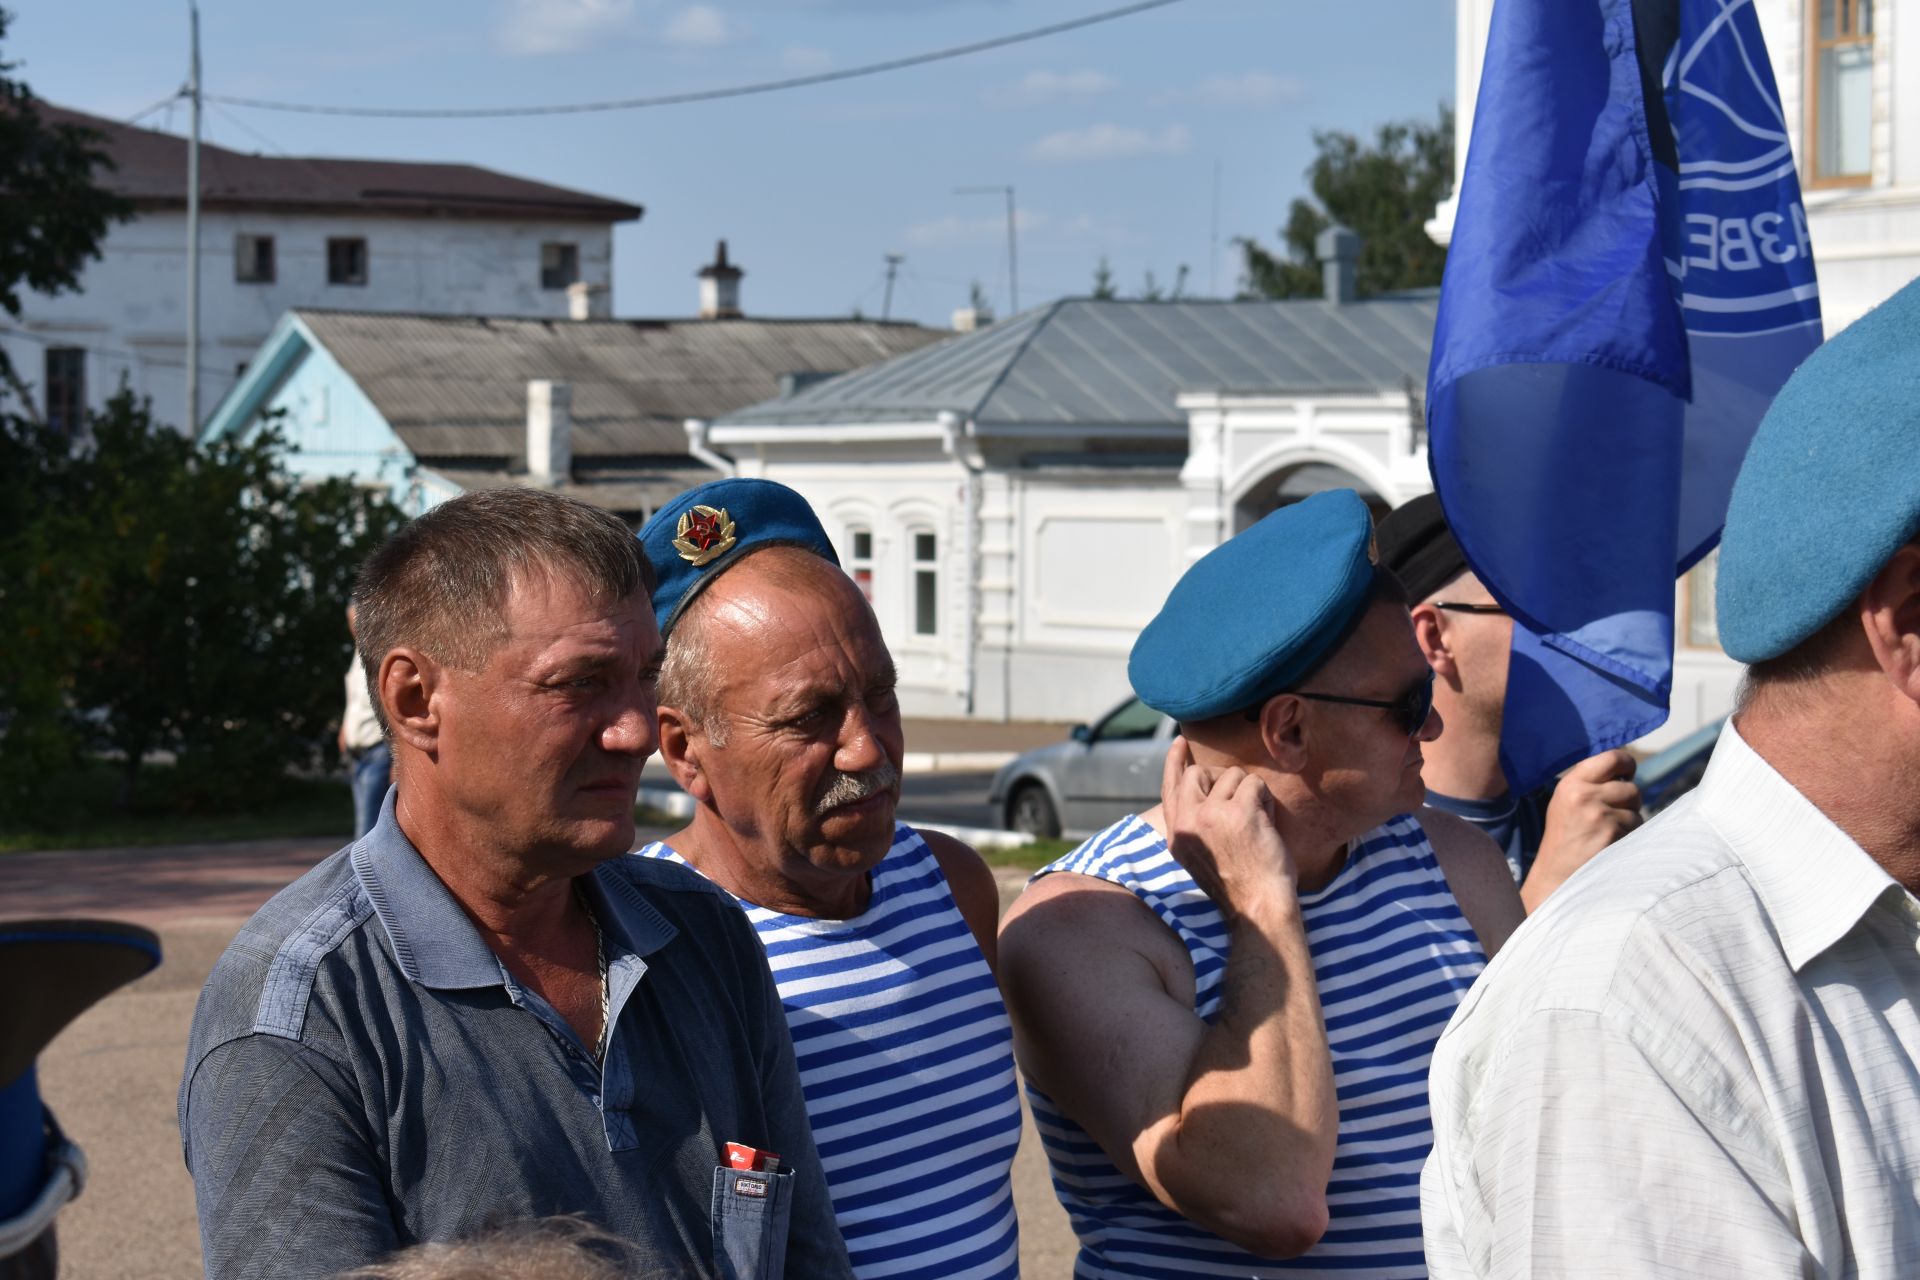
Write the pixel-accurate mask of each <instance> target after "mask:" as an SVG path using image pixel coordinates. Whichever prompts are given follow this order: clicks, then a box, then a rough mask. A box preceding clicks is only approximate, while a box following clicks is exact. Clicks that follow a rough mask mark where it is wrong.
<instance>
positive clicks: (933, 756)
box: [900, 751, 1020, 773]
mask: <svg viewBox="0 0 1920 1280" xmlns="http://www.w3.org/2000/svg"><path fill="white" fill-rule="evenodd" d="M1019 754H1020V753H1019V752H1018V751H909V752H907V753H906V754H905V755H903V756H901V757H900V771H901V772H902V773H973V772H975V771H984V770H988V769H998V768H999V767H1000V766H1001V765H1003V764H1005V763H1006V762H1007V761H1009V760H1011V759H1013V758H1014V757H1015V756H1017V755H1019Z"/></svg>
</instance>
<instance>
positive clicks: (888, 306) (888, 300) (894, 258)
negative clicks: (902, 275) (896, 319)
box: [880, 253, 906, 323]
mask: <svg viewBox="0 0 1920 1280" xmlns="http://www.w3.org/2000/svg"><path fill="white" fill-rule="evenodd" d="M886 258H887V292H886V296H885V297H884V298H882V299H881V301H880V319H881V321H882V323H884V322H886V321H888V320H891V319H893V276H894V273H895V272H896V271H898V270H900V264H901V263H902V262H905V261H906V259H905V258H904V257H902V256H901V255H900V254H897V253H889V254H887V255H886Z"/></svg>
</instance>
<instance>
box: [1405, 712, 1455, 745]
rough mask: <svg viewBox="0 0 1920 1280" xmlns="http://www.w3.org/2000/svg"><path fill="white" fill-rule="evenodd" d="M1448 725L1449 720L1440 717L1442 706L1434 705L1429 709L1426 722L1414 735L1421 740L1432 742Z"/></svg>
mask: <svg viewBox="0 0 1920 1280" xmlns="http://www.w3.org/2000/svg"><path fill="white" fill-rule="evenodd" d="M1446 727H1447V722H1446V721H1445V720H1442V719H1441V718H1440V708H1438V707H1432V708H1429V709H1428V711H1427V721H1426V723H1425V724H1423V725H1421V726H1420V732H1418V733H1416V734H1414V735H1413V736H1414V737H1415V738H1416V739H1418V740H1419V741H1421V742H1432V741H1433V740H1434V739H1435V738H1437V737H1439V736H1440V733H1441V731H1442V730H1444V729H1445V728H1446Z"/></svg>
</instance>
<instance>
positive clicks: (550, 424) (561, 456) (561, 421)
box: [527, 378, 573, 489]
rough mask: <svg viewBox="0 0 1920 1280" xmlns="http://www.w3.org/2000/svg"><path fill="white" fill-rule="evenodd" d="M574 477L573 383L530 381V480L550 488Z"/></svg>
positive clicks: (528, 454)
mask: <svg viewBox="0 0 1920 1280" xmlns="http://www.w3.org/2000/svg"><path fill="white" fill-rule="evenodd" d="M572 478H573V386H572V384H570V383H566V382H549V381H548V380H546V379H545V378H536V379H534V380H533V381H531V382H529V383H527V480H528V482H529V483H532V484H536V485H540V486H541V487H543V488H548V489H551V488H553V487H554V486H555V485H562V484H566V483H567V482H568V481H569V480H571V479H572Z"/></svg>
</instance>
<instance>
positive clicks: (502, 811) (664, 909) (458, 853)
mask: <svg viewBox="0 0 1920 1280" xmlns="http://www.w3.org/2000/svg"><path fill="white" fill-rule="evenodd" d="M651 587H652V576H651V574H650V573H649V572H648V569H647V564H646V561H645V560H644V559H643V558H642V557H641V556H640V554H639V549H638V548H637V547H636V546H635V544H634V540H633V534H632V532H631V531H630V530H629V529H628V528H627V527H626V526H625V525H624V524H622V523H621V522H620V520H619V519H618V518H616V517H614V516H613V515H611V514H609V513H607V512H605V511H601V510H598V509H596V508H594V507H590V506H587V505H586V504H585V503H581V502H575V501H573V500H571V499H568V498H563V497H561V496H559V495H557V494H553V493H549V492H543V491H541V490H537V489H529V488H510V489H498V490H492V491H487V492H479V493H469V494H464V495H462V496H460V497H457V498H455V499H453V500H452V501H449V502H446V503H442V504H441V505H440V506H437V507H435V508H434V509H433V510H431V511H429V512H427V513H426V514H425V515H422V516H421V517H419V518H418V519H416V520H414V521H413V522H412V523H411V524H409V525H408V526H407V527H406V528H404V529H402V530H401V531H400V532H399V533H397V534H395V535H394V537H392V538H391V539H389V540H388V541H387V543H386V544H385V545H384V546H382V547H381V548H380V549H379V550H377V551H376V552H374V554H373V555H372V556H371V557H369V559H368V561H367V563H366V564H365V565H364V566H362V568H361V571H360V576H359V581H358V583H357V584H356V586H355V589H354V599H355V601H356V602H357V604H358V629H359V647H360V655H361V657H362V659H363V660H364V661H365V663H366V674H367V682H368V686H369V691H370V693H371V695H372V700H373V704H374V706H375V708H376V709H377V711H378V714H379V717H380V723H381V727H382V728H383V729H384V731H385V732H386V734H387V737H388V740H389V741H390V742H391V743H392V744H393V755H394V762H393V773H394V785H393V787H392V788H391V789H390V790H389V791H388V792H387V795H386V799H385V802H384V805H383V807H382V809H381V811H380V817H379V820H378V821H377V822H376V823H375V824H374V827H373V830H372V831H370V832H369V833H367V834H366V835H365V836H363V837H361V838H360V839H358V840H356V841H354V842H353V843H352V844H350V845H348V846H347V847H346V848H344V849H342V850H340V851H339V852H338V853H336V854H334V855H333V856H332V857H330V858H327V859H326V860H324V861H323V862H321V863H320V864H319V865H318V866H316V867H315V868H314V869H313V870H311V871H309V872H308V873H307V874H305V875H304V876H302V877H300V879H298V880H296V881H295V882H294V883H293V884H292V885H290V886H288V887H287V888H286V889H283V890H282V891H281V892H280V893H278V894H276V895H275V896H274V898H273V899H272V900H271V901H269V902H268V903H267V904H266V905H265V906H264V907H262V908H261V909H260V910H259V911H258V912H257V913H255V915H254V917H253V918H252V919H251V920H249V921H248V922H247V924H246V925H245V927H244V928H242V929H241V931H240V934H239V936H238V937H237V938H235V940H234V942H233V944H232V945H231V946H230V947H228V948H227V951H226V953H225V954H224V955H223V956H221V958H220V962H219V964H217V965H216V966H215V967H214V970H213V973H212V975H211V976H210V977H209V978H208V979H207V985H206V988H205V989H204V990H203V991H202V992H201V995H200V1003H199V1006H198V1007H197V1008H196V1009H195V1011H194V1017H193V1030H192V1034H191V1037H190V1039H189V1043H188V1047H187V1063H186V1074H185V1078H184V1079H183V1080H182V1081H181V1085H180V1134H181V1138H182V1141H183V1143H184V1147H185V1151H186V1158H187V1165H188V1167H189V1168H190V1169H191V1170H192V1173H193V1185H194V1196H195V1200H196V1202H197V1206H198V1209H199V1215H200V1239H201V1244H202V1246H203V1252H204V1254H205V1259H206V1272H207V1276H208V1280H243V1278H244V1280H252V1278H254V1277H261V1276H272V1277H288V1278H290V1280H292V1278H300V1280H304V1278H306V1277H315V1278H317V1277H323V1276H331V1275H334V1274H335V1273H337V1272H339V1271H342V1270H345V1269H347V1268H350V1267H357V1266H361V1265H363V1264H366V1263H371V1262H375V1261H377V1260H378V1259H379V1258H381V1257H382V1256H384V1255H385V1254H388V1253H390V1252H392V1251H394V1250H396V1249H400V1248H403V1247H409V1246H412V1245H415V1244H420V1243H424V1242H429V1241H436V1242H447V1241H455V1240H460V1239H464V1238H466V1237H469V1236H472V1235H475V1234H477V1233H481V1232H484V1231H488V1230H491V1229H493V1228H495V1227H498V1226H499V1225H500V1224H501V1223H502V1222H506V1221H512V1220H518V1219H529V1218H543V1217H548V1216H551V1215H553V1214H577V1215H580V1216H581V1217H584V1218H586V1219H587V1220H588V1221H590V1222H593V1223H594V1224H596V1225H597V1226H599V1227H601V1228H604V1229H605V1230H608V1231H610V1232H612V1233H613V1234H614V1235H616V1236H619V1237H620V1238H621V1239H623V1240H627V1241H630V1242H631V1243H632V1244H633V1245H634V1252H635V1255H636V1257H637V1258H638V1259H639V1260H640V1261H641V1263H642V1264H643V1265H644V1267H645V1270H646V1272H647V1274H650V1275H652V1274H658V1275H663V1276H675V1277H680V1276H686V1277H700V1280H718V1278H720V1277H725V1280H739V1278H741V1277H760V1278H762V1280H777V1277H779V1276H780V1275H781V1274H783V1270H784V1274H786V1275H790V1276H793V1277H795V1280H799V1278H800V1277H812V1276H827V1277H845V1276H847V1275H848V1274H849V1272H848V1268H847V1259H846V1250H845V1247H844V1246H843V1245H842V1243H841V1240H840V1233H839V1231H838V1230H837V1229H836V1228H835V1226H834V1221H833V1212H832V1206H831V1205H830V1204H829V1202H828V1199H827V1195H826V1186H825V1176H824V1174H823V1173H822V1172H821V1168H820V1160H819V1157H818V1155H817V1154H816V1153H815V1150H814V1145H813V1139H812V1136H811V1130H810V1128H809V1126H808V1123H807V1115H806V1109H805V1102H804V1099H803V1098H802V1096H801V1092H800V1078H799V1074H798V1072H797V1071H796V1070H795V1066H794V1052H793V1040H792V1037H791V1035H790V1034H789V1032H788V1031H787V1026H786V1020H785V1018H784V1017H783V1016H782V1014H781V1011H780V1004H779V996H778V993H777V992H775V990H774V988H773V980H772V978H771V976H770V975H769V974H768V972H767V965H766V959H765V956H764V954H763V953H762V952H761V950H760V947H759V944H758V943H757V942H756V941H755V939H754V937H753V933H752V931H751V930H750V929H749V928H748V927H747V925H746V922H745V921H743V920H742V919H741V918H740V913H739V912H738V911H737V910H736V909H735V908H734V906H733V904H732V902H730V901H728V900H727V899H726V897H725V896H724V895H723V894H721V893H719V892H717V891H716V890H715V889H714V887H713V886H712V885H710V884H708V883H707V882H706V881H704V880H702V879H701V878H700V877H699V876H697V875H694V874H693V873H692V872H690V871H688V870H687V869H686V868H684V867H675V866H669V865H667V864H664V863H658V862H647V861H643V860H641V859H638V858H631V857H627V856H626V855H627V853H628V852H629V851H630V850H631V849H632V848H633V842H634V825H633V797H634V792H635V790H636V788H637V787H638V785H639V781H640V770H641V766H642V765H644V764H645V762H646V759H647V757H648V756H649V755H650V754H651V753H652V752H653V749H654V746H655V743H656V742H657V738H656V736H655V733H656V730H655V724H654V681H655V677H656V676H657V674H658V671H659V664H660V656H661V655H660V634H659V631H658V630H657V629H656V628H655V625H654V618H653V609H652V607H651V605H650V603H649V600H648V592H649V590H650V589H651ZM732 1143H739V1144H741V1145H743V1146H746V1147H751V1148H754V1149H759V1150H766V1151H773V1152H777V1153H778V1154H779V1158H780V1159H779V1167H778V1168H777V1169H772V1168H766V1167H759V1166H756V1167H753V1168H741V1167H738V1166H736V1165H735V1164H734V1162H733V1161H732V1159H731V1158H730V1156H731V1152H730V1150H729V1144H732Z"/></svg>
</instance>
